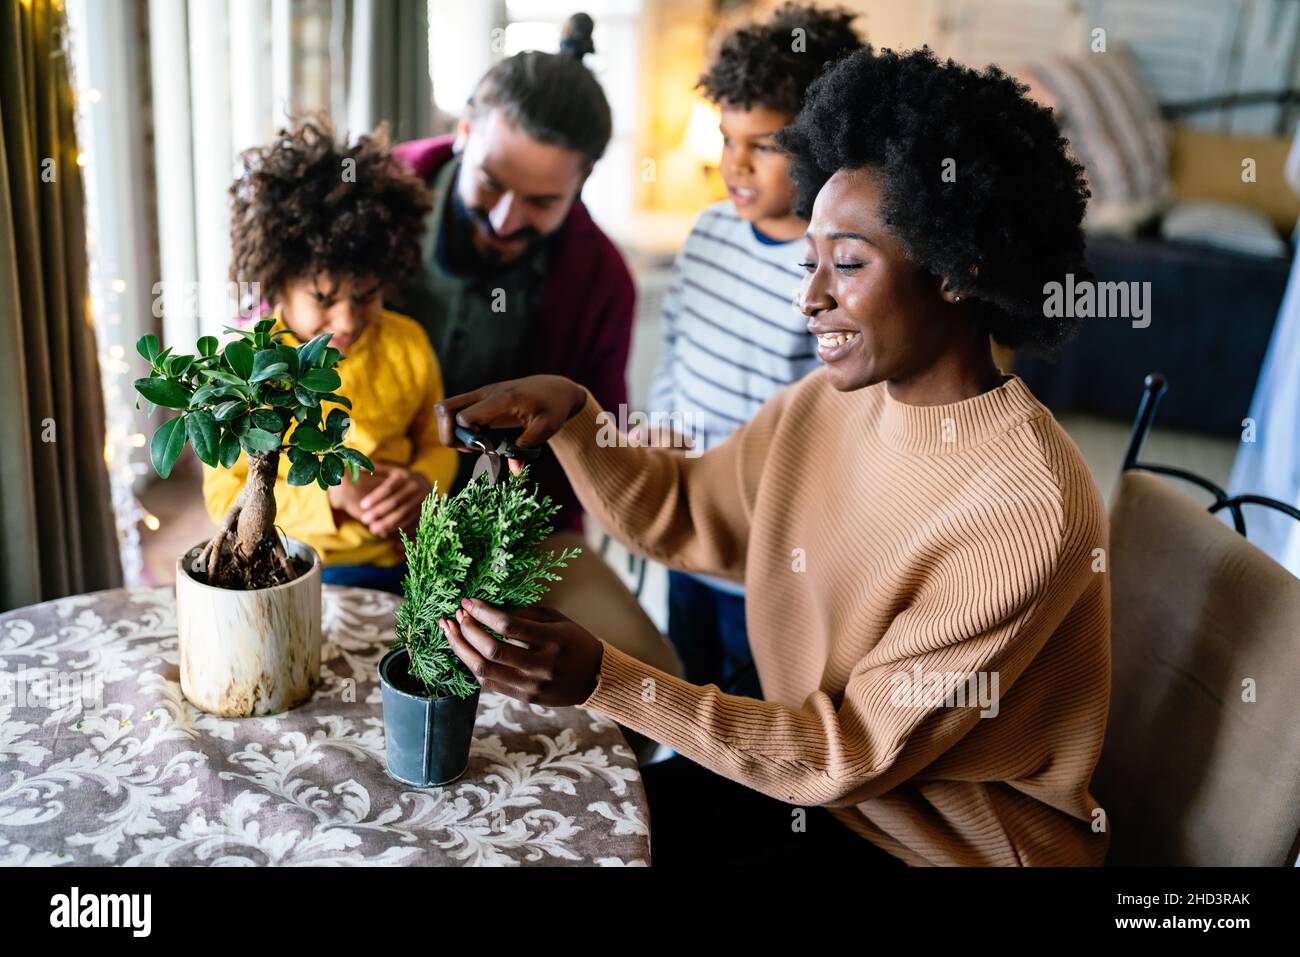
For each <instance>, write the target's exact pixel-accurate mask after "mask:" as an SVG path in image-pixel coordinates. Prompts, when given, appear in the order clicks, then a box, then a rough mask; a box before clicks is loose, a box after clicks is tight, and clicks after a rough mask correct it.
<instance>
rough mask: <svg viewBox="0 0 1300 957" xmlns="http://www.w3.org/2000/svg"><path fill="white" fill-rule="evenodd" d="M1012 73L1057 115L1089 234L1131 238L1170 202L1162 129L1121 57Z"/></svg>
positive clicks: (1092, 57)
mask: <svg viewBox="0 0 1300 957" xmlns="http://www.w3.org/2000/svg"><path fill="white" fill-rule="evenodd" d="M1016 73H1017V75H1018V76H1019V78H1020V79H1021V80H1022V81H1024V82H1025V83H1026V84H1028V86H1029V95H1030V96H1031V97H1033V98H1034V99H1035V100H1036V101H1038V102H1039V103H1041V104H1042V105H1043V106H1049V107H1051V108H1052V109H1053V111H1054V112H1055V113H1056V120H1057V123H1059V124H1060V127H1061V133H1062V134H1063V135H1064V136H1065V138H1066V139H1067V140H1069V142H1070V148H1071V150H1072V151H1073V152H1074V155H1075V157H1076V158H1077V159H1078V160H1079V162H1080V163H1082V164H1083V167H1084V170H1085V173H1086V175H1087V178H1088V187H1089V189H1090V190H1091V191H1092V199H1091V200H1090V201H1089V203H1088V214H1087V220H1086V222H1085V225H1086V227H1087V228H1088V229H1089V230H1091V231H1093V232H1113V233H1122V234H1132V233H1133V232H1135V231H1136V230H1137V228H1138V227H1139V226H1141V225H1142V224H1143V223H1144V222H1145V221H1146V220H1148V219H1150V218H1151V217H1152V216H1154V215H1155V214H1156V213H1158V212H1159V211H1160V210H1161V209H1162V208H1163V206H1164V205H1165V203H1166V202H1167V201H1168V199H1169V197H1170V194H1171V186H1170V181H1169V142H1168V129H1167V127H1166V125H1165V122H1164V119H1163V118H1162V117H1161V116H1160V109H1159V107H1158V106H1157V105H1156V102H1155V100H1154V98H1153V97H1152V96H1151V92H1150V89H1149V87H1148V86H1147V83H1146V81H1145V80H1144V79H1143V78H1142V75H1141V73H1140V72H1139V71H1138V68H1137V64H1136V63H1135V62H1134V61H1133V58H1132V56H1130V55H1129V53H1128V51H1127V50H1125V49H1123V48H1116V49H1112V50H1110V51H1109V52H1106V53H1089V54H1085V55H1084V56H1082V57H1065V56H1060V57H1053V58H1051V59H1048V60H1043V61H1040V62H1038V63H1035V64H1032V65H1030V66H1026V67H1024V68H1023V69H1021V70H1018V71H1016Z"/></svg>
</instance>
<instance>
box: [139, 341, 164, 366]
mask: <svg viewBox="0 0 1300 957" xmlns="http://www.w3.org/2000/svg"><path fill="white" fill-rule="evenodd" d="M161 348H162V345H161V344H160V343H159V342H158V337H157V336H155V335H148V336H141V337H140V338H139V339H137V340H136V343H135V351H136V352H138V353H140V355H141V356H142V357H143V358H144V360H145V361H146V362H148V363H149V364H150V365H153V361H154V359H156V358H158V350H159V349H161Z"/></svg>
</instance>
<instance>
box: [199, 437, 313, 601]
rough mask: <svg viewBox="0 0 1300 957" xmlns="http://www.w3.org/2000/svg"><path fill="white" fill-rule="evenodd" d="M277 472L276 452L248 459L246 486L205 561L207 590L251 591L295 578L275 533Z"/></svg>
mask: <svg viewBox="0 0 1300 957" xmlns="http://www.w3.org/2000/svg"><path fill="white" fill-rule="evenodd" d="M279 467H280V453H279V452H278V451H275V452H263V453H260V454H258V455H250V456H249V457H248V480H247V481H246V482H245V483H244V488H243V490H242V491H241V492H240V493H239V497H238V498H236V499H235V504H234V505H232V506H230V511H228V512H227V513H226V515H225V517H224V518H223V519H222V522H221V527H220V528H219V529H217V534H216V535H214V536H213V537H212V541H211V542H209V543H208V546H207V549H206V550H205V552H204V554H203V556H201V558H202V560H203V561H205V562H206V563H207V574H208V583H209V584H212V585H216V586H218V587H222V588H240V589H252V588H269V587H271V586H274V585H282V584H284V583H285V582H288V581H292V580H293V578H294V576H295V572H294V570H293V568H292V567H291V566H290V564H289V556H288V555H287V554H286V553H285V550H284V543H283V542H281V541H280V536H279V535H277V534H276V532H275V479H276V475H277V472H278V471H279Z"/></svg>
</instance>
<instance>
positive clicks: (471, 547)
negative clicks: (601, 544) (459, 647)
mask: <svg viewBox="0 0 1300 957" xmlns="http://www.w3.org/2000/svg"><path fill="white" fill-rule="evenodd" d="M559 510H560V506H559V505H553V504H552V503H551V499H550V497H549V496H545V495H543V496H541V497H540V498H539V497H538V495H537V488H536V486H535V485H533V484H532V483H531V482H529V481H528V469H527V468H525V469H524V470H523V472H521V473H520V474H519V475H518V476H517V477H515V478H512V479H508V480H504V481H500V482H498V483H497V484H496V485H491V484H489V483H488V481H487V478H486V476H485V475H480V476H479V477H478V478H476V479H474V480H473V481H471V482H470V483H469V484H468V485H467V486H465V488H463V489H462V490H461V491H460V492H459V493H458V494H456V495H453V496H450V497H443V496H441V495H439V494H438V488H437V486H436V485H435V486H434V489H433V491H432V492H431V493H430V494H429V496H428V497H427V498H426V499H425V500H424V503H423V504H422V505H421V507H420V521H419V525H418V526H417V529H416V535H415V541H414V542H413V543H412V542H411V541H409V540H408V539H407V537H406V533H405V532H399V534H400V535H401V536H402V544H403V545H405V546H406V562H407V574H406V578H405V579H404V580H403V582H402V593H403V597H404V598H405V601H404V602H403V603H402V605H401V606H400V607H399V608H398V610H397V639H396V641H394V642H393V645H392V647H393V648H401V647H405V648H406V650H407V653H408V654H409V655H410V666H409V671H410V674H411V675H412V676H413V677H415V678H418V679H419V680H420V681H421V682H422V683H423V684H424V687H425V690H426V691H427V692H428V694H429V697H431V698H442V697H447V696H451V695H454V696H456V697H458V698H468V697H469V696H470V695H472V694H473V693H474V692H475V691H476V690H477V689H478V685H477V684H476V682H475V681H474V678H473V676H472V675H471V674H470V672H469V669H467V668H466V667H465V666H464V665H463V664H462V663H461V661H460V659H459V658H457V657H456V653H455V652H454V651H452V650H451V646H450V645H449V644H448V643H447V637H446V636H445V635H444V634H443V633H442V629H441V628H440V627H438V620H439V619H441V618H450V617H452V616H453V615H455V613H456V610H457V609H458V608H459V607H460V600H461V599H462V598H478V599H481V600H483V601H486V602H491V603H492V604H494V605H513V606H526V605H533V604H536V603H537V602H538V601H539V600H540V599H541V598H542V596H543V595H545V594H546V592H547V590H548V589H549V587H550V586H549V584H548V582H553V581H559V580H560V576H559V575H557V574H555V569H557V568H564V567H566V565H567V563H568V560H569V559H571V558H576V557H577V556H578V555H579V554H581V552H582V550H581V549H579V548H574V549H564V550H563V551H561V552H560V554H558V555H557V554H556V553H555V552H553V551H548V550H546V549H544V548H542V547H541V542H542V540H543V539H544V538H546V536H547V535H549V534H551V532H552V531H554V529H553V528H552V527H551V524H550V523H551V519H552V518H553V517H554V516H555V513H556V512H558V511H559ZM498 637H500V636H498Z"/></svg>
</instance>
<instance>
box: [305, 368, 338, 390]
mask: <svg viewBox="0 0 1300 957" xmlns="http://www.w3.org/2000/svg"><path fill="white" fill-rule="evenodd" d="M341 382H342V380H341V379H339V374H338V373H337V372H335V371H334V370H333V369H311V370H310V371H308V372H307V374H306V375H304V376H302V377H301V378H300V379H299V380H298V385H300V386H302V387H303V388H304V389H310V390H311V391H312V392H333V391H334V390H335V389H337V388H338V387H339V385H340V384H341Z"/></svg>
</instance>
